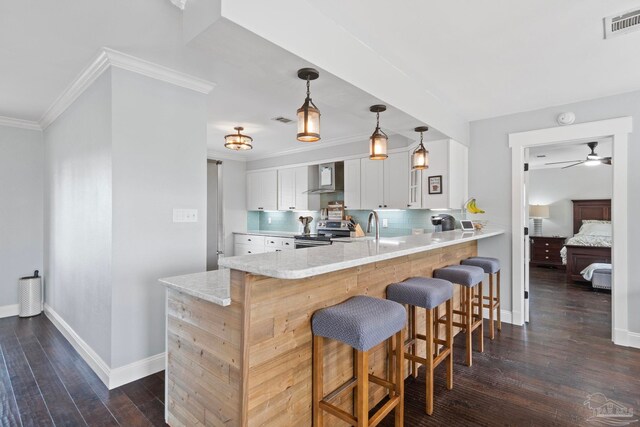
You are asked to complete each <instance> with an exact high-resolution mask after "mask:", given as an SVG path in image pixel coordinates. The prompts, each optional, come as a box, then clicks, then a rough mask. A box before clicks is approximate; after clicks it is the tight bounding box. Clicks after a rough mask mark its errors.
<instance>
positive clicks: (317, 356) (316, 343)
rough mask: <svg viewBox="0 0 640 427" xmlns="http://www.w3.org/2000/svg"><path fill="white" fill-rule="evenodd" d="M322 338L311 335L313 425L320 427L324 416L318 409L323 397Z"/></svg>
mask: <svg viewBox="0 0 640 427" xmlns="http://www.w3.org/2000/svg"><path fill="white" fill-rule="evenodd" d="M322 352H323V338H322V337H319V336H317V335H314V336H313V368H312V369H313V427H322V426H323V425H324V418H323V414H322V409H320V401H321V400H322V399H323V398H324V391H323V381H324V372H323V370H324V366H323V360H322V359H323V357H322Z"/></svg>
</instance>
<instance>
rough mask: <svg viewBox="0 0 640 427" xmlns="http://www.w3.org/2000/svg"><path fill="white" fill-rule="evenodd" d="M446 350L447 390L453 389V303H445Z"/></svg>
mask: <svg viewBox="0 0 640 427" xmlns="http://www.w3.org/2000/svg"><path fill="white" fill-rule="evenodd" d="M445 333H446V337H447V338H446V340H447V348H448V349H449V359H448V360H447V388H448V389H449V390H451V389H452V388H453V303H452V302H451V300H448V301H447V327H446V332H445Z"/></svg>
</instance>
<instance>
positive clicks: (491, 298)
mask: <svg viewBox="0 0 640 427" xmlns="http://www.w3.org/2000/svg"><path fill="white" fill-rule="evenodd" d="M460 264H462V265H473V266H476V267H480V268H481V269H483V270H484V272H485V273H486V274H488V275H489V295H483V297H482V299H483V300H484V301H487V304H483V307H485V308H488V309H489V338H491V339H493V338H494V337H495V331H494V328H495V327H497V328H498V331H500V330H502V320H501V318H500V260H499V259H498V258H490V257H483V256H476V257H471V258H467V259H465V260H462V261H460ZM494 274H495V275H496V280H495V282H494V280H493V275H494ZM494 325H495V326H494Z"/></svg>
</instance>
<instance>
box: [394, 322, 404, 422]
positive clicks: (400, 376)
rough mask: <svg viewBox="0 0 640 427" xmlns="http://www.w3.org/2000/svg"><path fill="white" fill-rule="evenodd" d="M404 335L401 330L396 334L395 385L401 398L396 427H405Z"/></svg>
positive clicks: (396, 415)
mask: <svg viewBox="0 0 640 427" xmlns="http://www.w3.org/2000/svg"><path fill="white" fill-rule="evenodd" d="M403 344H404V334H403V331H402V330H400V331H398V333H397V334H396V360H395V362H396V369H395V378H396V381H395V385H396V394H397V396H398V397H399V399H400V401H399V402H398V406H396V409H395V411H396V413H395V418H396V425H395V427H403V426H404V345H403Z"/></svg>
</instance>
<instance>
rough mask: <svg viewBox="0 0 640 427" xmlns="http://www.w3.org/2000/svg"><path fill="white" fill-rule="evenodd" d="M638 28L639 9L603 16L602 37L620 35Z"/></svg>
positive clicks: (639, 20) (639, 23)
mask: <svg viewBox="0 0 640 427" xmlns="http://www.w3.org/2000/svg"><path fill="white" fill-rule="evenodd" d="M638 30H640V9H635V10H630V11H627V12H625V13H623V14H620V15H612V16H607V17H606V18H604V38H605V39H608V38H611V37H616V36H621V35H623V34H627V33H631V32H633V31H638Z"/></svg>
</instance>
